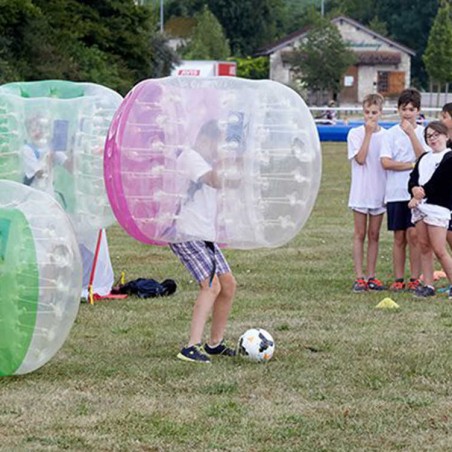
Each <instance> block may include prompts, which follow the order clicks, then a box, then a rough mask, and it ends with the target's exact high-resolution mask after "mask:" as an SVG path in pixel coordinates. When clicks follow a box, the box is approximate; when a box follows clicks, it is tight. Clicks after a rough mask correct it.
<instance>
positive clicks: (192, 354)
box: [177, 344, 211, 364]
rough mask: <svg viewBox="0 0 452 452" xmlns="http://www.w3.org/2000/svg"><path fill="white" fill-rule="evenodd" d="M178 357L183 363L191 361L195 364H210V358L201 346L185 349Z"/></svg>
mask: <svg viewBox="0 0 452 452" xmlns="http://www.w3.org/2000/svg"><path fill="white" fill-rule="evenodd" d="M177 357H178V358H179V359H181V360H183V361H191V362H193V363H204V364H210V362H211V361H210V358H209V357H208V356H207V355H206V354H205V353H204V351H203V349H202V348H201V344H196V345H192V346H191V347H184V348H183V349H182V350H181V351H180V352H179V354H178V355H177Z"/></svg>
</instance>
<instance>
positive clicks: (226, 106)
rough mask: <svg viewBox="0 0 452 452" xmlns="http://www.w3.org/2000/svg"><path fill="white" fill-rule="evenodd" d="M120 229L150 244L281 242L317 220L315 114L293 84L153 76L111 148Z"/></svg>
mask: <svg viewBox="0 0 452 452" xmlns="http://www.w3.org/2000/svg"><path fill="white" fill-rule="evenodd" d="M104 165H105V183H106V186H107V192H108V196H109V199H110V203H111V205H112V208H113V211H114V213H115V215H116V217H117V219H118V221H119V223H120V224H121V225H122V227H123V228H124V229H125V230H126V231H127V232H128V233H129V234H130V235H132V236H133V237H135V238H136V239H138V240H140V241H142V242H145V243H154V244H166V243H176V242H183V241H186V240H195V239H198V240H211V241H216V242H219V243H221V244H223V245H224V246H227V247H233V248H244V249H246V248H258V247H276V246H280V245H282V244H284V243H286V242H287V241H289V240H290V239H292V238H293V237H294V236H295V235H296V234H297V232H298V231H299V230H300V229H301V228H302V226H303V225H304V223H305V222H306V220H307V219H308V217H309V214H310V212H311V210H312V207H313V205H314V203H315V199H316V196H317V192H318V188H319V184H320V177H321V154H320V142H319V138H318V134H317V130H316V127H315V123H314V120H313V119H312V116H311V114H310V112H309V110H308V108H307V106H306V105H305V103H304V102H303V100H302V99H301V97H300V96H299V95H298V94H296V93H295V92H294V91H293V90H291V89H290V88H287V87H286V86H284V85H281V84H279V83H277V82H272V81H250V80H243V79H238V78H235V77H233V78H232V77H231V78H229V77H220V78H202V79H200V78H192V77H178V78H176V77H168V78H163V79H154V80H145V81H143V82H141V83H140V84H138V85H137V86H135V87H134V88H133V90H132V91H131V92H130V93H129V94H128V95H127V96H126V98H125V99H124V101H123V103H122V104H121V106H120V107H119V109H118V111H117V112H116V114H115V117H114V119H113V121H112V123H111V126H110V130H109V134H108V138H107V142H106V147H105V157H104Z"/></svg>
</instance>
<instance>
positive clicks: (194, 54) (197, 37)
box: [183, 7, 231, 60]
mask: <svg viewBox="0 0 452 452" xmlns="http://www.w3.org/2000/svg"><path fill="white" fill-rule="evenodd" d="M195 18H196V20H197V25H196V27H195V29H194V30H193V35H192V37H191V39H190V42H189V43H188V45H187V46H186V48H185V49H184V51H183V56H184V58H186V59H189V60H197V59H198V60H224V59H226V58H228V57H229V55H230V54H231V51H230V49H229V44H228V41H227V39H226V37H225V35H224V32H223V28H222V27H221V25H220V23H219V22H218V20H217V18H216V17H215V16H214V15H213V14H212V13H211V12H210V11H209V9H208V8H207V7H204V9H203V11H202V12H201V13H199V14H197V15H196V16H195Z"/></svg>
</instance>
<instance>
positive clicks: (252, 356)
mask: <svg viewBox="0 0 452 452" xmlns="http://www.w3.org/2000/svg"><path fill="white" fill-rule="evenodd" d="M274 351H275V341H274V340H273V337H272V336H271V334H270V333H269V332H268V331H265V330H263V329H262V328H251V329H250V330H248V331H245V333H243V334H242V335H241V336H240V339H239V342H238V344H237V353H238V355H240V356H244V357H245V358H247V359H249V360H251V361H256V362H267V361H269V360H270V359H271V357H272V356H273V352H274Z"/></svg>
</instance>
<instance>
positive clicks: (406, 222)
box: [386, 201, 414, 231]
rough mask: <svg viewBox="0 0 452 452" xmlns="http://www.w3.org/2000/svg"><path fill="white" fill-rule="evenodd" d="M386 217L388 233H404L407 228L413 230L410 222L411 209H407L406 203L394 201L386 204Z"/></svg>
mask: <svg viewBox="0 0 452 452" xmlns="http://www.w3.org/2000/svg"><path fill="white" fill-rule="evenodd" d="M386 212H387V217H388V231H406V230H407V229H408V228H414V224H413V223H412V222H411V209H410V208H409V207H408V201H395V202H388V203H387V204H386Z"/></svg>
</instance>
